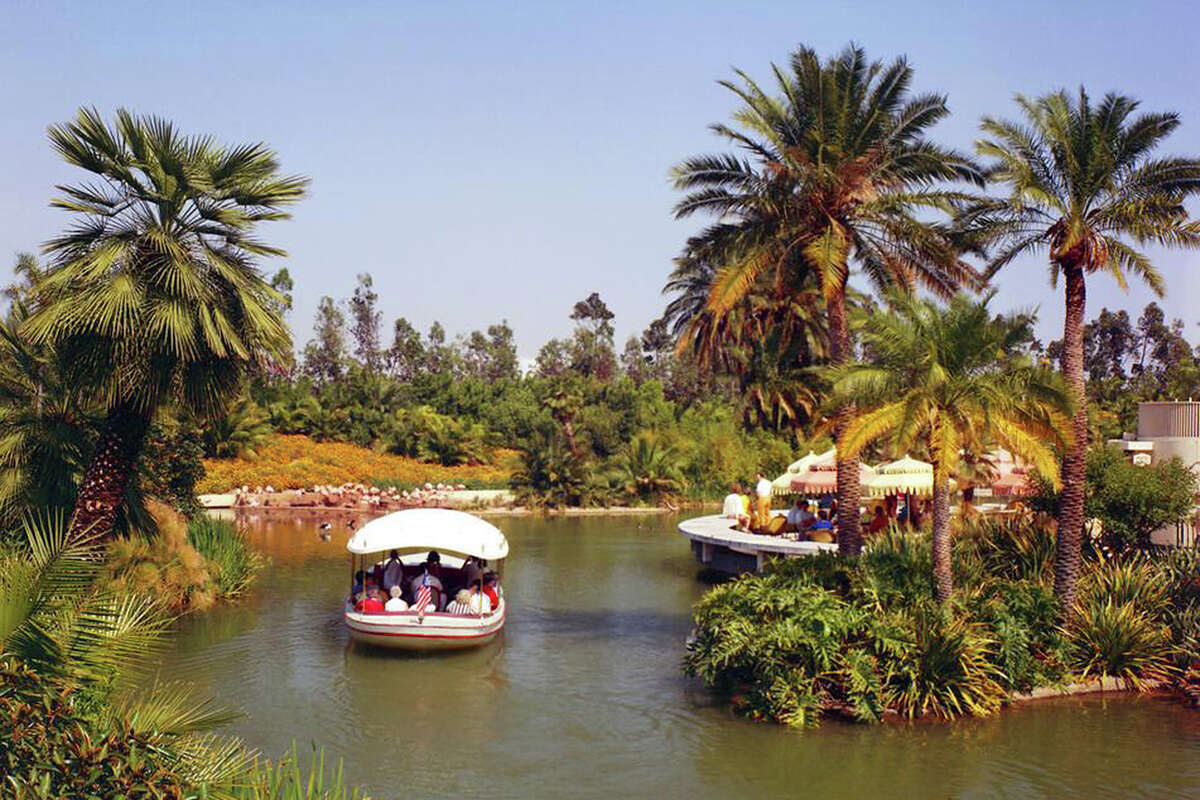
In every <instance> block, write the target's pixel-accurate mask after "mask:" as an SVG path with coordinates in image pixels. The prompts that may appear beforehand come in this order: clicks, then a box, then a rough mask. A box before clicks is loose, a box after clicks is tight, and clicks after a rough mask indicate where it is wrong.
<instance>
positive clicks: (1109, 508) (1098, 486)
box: [1031, 447, 1197, 552]
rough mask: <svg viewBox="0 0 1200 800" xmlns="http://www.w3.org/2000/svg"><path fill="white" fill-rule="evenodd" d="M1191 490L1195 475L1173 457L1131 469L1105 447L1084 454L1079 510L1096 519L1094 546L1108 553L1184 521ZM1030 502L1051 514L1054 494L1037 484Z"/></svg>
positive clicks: (1192, 496)
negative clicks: (1084, 481)
mask: <svg viewBox="0 0 1200 800" xmlns="http://www.w3.org/2000/svg"><path fill="white" fill-rule="evenodd" d="M1196 492H1197V482H1196V476H1195V474H1194V473H1193V472H1192V471H1191V470H1190V469H1188V468H1187V467H1186V466H1184V464H1183V462H1181V461H1179V459H1171V460H1170V461H1161V462H1159V463H1157V464H1154V465H1153V466H1149V467H1137V466H1134V465H1133V464H1131V463H1129V462H1128V461H1126V460H1125V458H1124V457H1123V456H1122V455H1121V454H1120V453H1118V452H1116V451H1115V450H1112V449H1111V448H1108V447H1097V448H1094V449H1093V450H1091V451H1089V452H1088V460H1087V495H1086V500H1085V506H1084V511H1085V513H1086V514H1087V516H1088V517H1090V518H1095V519H1098V520H1099V521H1100V525H1101V539H1100V544H1101V545H1102V546H1103V547H1104V548H1107V549H1109V550H1112V551H1114V552H1121V551H1124V550H1126V549H1129V548H1131V547H1146V546H1147V545H1148V544H1149V541H1150V534H1151V533H1153V532H1154V531H1156V530H1158V529H1159V528H1162V527H1164V526H1166V525H1172V524H1175V523H1177V522H1183V521H1185V520H1186V519H1188V518H1189V516H1190V515H1191V514H1192V510H1193V507H1194V504H1195V496H1196ZM1031 502H1032V503H1033V505H1034V506H1035V507H1037V508H1039V509H1041V510H1043V511H1050V512H1053V511H1054V510H1055V508H1056V507H1057V502H1058V496H1057V494H1055V493H1054V492H1053V490H1051V489H1050V488H1049V487H1048V486H1047V485H1046V484H1045V483H1044V482H1043V483H1042V484H1041V485H1040V488H1039V491H1038V494H1037V496H1036V497H1034V498H1032V500H1031Z"/></svg>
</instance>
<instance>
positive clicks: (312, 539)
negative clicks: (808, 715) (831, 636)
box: [163, 516, 1200, 800]
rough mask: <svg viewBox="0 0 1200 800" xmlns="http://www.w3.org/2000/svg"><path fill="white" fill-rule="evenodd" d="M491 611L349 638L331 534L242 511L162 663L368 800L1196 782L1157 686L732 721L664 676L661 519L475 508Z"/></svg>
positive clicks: (1119, 790)
mask: <svg viewBox="0 0 1200 800" xmlns="http://www.w3.org/2000/svg"><path fill="white" fill-rule="evenodd" d="M493 521H494V522H496V524H497V525H499V526H500V527H501V528H502V529H503V530H504V531H505V533H506V535H507V536H508V539H509V543H510V545H511V548H512V553H511V557H510V558H509V561H508V564H507V565H506V568H505V573H504V589H505V598H506V600H507V602H508V607H509V611H508V622H507V627H506V628H505V631H504V633H503V634H502V637H501V639H500V640H499V641H498V642H496V643H494V644H492V645H490V646H488V647H485V648H482V649H480V650H476V651H465V652H461V653H454V654H443V655H431V656H413V655H406V654H397V653H391V652H379V651H373V650H370V649H367V648H364V647H362V646H355V645H352V644H351V643H350V642H349V640H348V637H347V635H346V632H345V630H344V628H343V625H342V620H341V608H342V606H341V603H342V598H343V597H344V594H345V592H346V591H347V588H348V580H349V561H348V558H347V556H346V553H345V549H344V547H345V542H346V539H347V533H348V532H347V531H345V530H337V529H335V531H334V537H333V541H332V542H324V541H321V540H320V538H319V537H318V536H317V528H316V522H314V521H313V520H275V521H263V520H256V521H252V522H251V528H250V535H251V540H252V542H253V543H254V545H255V546H256V547H258V548H260V549H261V550H262V551H263V552H265V553H266V554H267V555H268V556H270V558H271V559H272V563H271V566H269V567H268V568H267V569H266V570H264V571H263V573H262V574H261V575H260V578H259V580H258V582H257V584H256V585H255V588H254V589H253V591H252V592H251V593H250V595H249V596H247V597H246V598H245V599H244V600H242V601H241V602H240V603H239V604H237V605H235V606H227V607H222V608H218V609H214V610H212V611H209V612H206V613H204V614H199V615H195V616H192V617H190V618H188V619H186V620H185V621H184V622H183V623H182V626H181V631H180V633H179V635H178V637H177V640H176V642H175V646H174V647H173V648H172V650H171V652H170V653H168V654H167V656H166V658H165V663H164V671H163V674H164V675H165V676H168V677H171V678H180V679H186V680H190V681H193V682H195V683H197V684H198V685H199V687H200V688H201V690H203V691H207V692H209V693H210V694H212V695H213V696H215V697H216V698H217V699H218V700H219V701H220V702H221V703H223V704H225V705H227V706H231V707H235V708H239V709H242V710H244V711H245V712H246V716H245V717H244V718H242V719H240V720H239V721H238V722H236V723H234V724H233V725H231V726H230V727H229V732H231V733H236V734H238V735H240V736H242V737H243V738H245V740H246V741H247V742H248V743H249V744H250V745H252V746H254V747H257V748H259V749H260V750H262V751H263V752H264V754H266V755H268V756H271V757H275V756H277V755H279V754H280V753H282V752H283V751H284V750H285V749H286V748H287V747H288V746H289V745H290V743H291V742H292V741H296V742H298V743H299V744H300V746H301V748H302V749H303V748H305V747H308V746H309V745H310V744H316V745H322V746H324V747H325V748H326V749H327V751H328V753H329V754H332V755H337V756H341V757H342V758H344V760H345V769H346V774H347V776H348V777H349V778H350V779H351V781H352V782H354V783H357V784H360V785H362V786H363V787H364V788H365V789H366V790H367V791H368V792H369V793H370V794H371V795H372V797H374V798H377V799H387V798H400V797H403V798H424V797H488V798H509V797H522V798H540V797H555V798H562V797H607V798H624V797H633V796H638V797H647V798H654V800H664V799H665V798H710V797H711V798H720V797H747V798H749V797H755V798H762V797H796V796H799V795H808V796H819V797H824V798H842V797H846V798H851V797H854V798H861V797H876V798H883V797H893V796H894V797H1014V798H1015V797H1022V798H1025V797H1039V796H1040V797H1072V796H1086V797H1089V798H1099V797H1134V796H1137V797H1192V798H1194V797H1197V796H1200V713H1196V712H1193V711H1189V710H1187V709H1185V708H1183V707H1182V706H1181V705H1178V704H1174V703H1171V702H1169V701H1164V700H1159V699H1152V698H1137V697H1124V696H1121V697H1108V698H1101V697H1087V698H1076V699H1063V700H1051V701H1041V702H1036V703H1026V704H1022V705H1020V706H1018V707H1014V708H1011V709H1007V710H1004V711H1002V712H1001V713H1000V714H999V715H998V716H996V717H993V718H991V719H986V720H963V721H959V722H955V723H918V724H912V725H887V726H876V727H867V726H860V725H850V724H844V723H826V724H825V725H823V726H822V727H821V728H819V729H817V730H807V731H797V730H789V729H786V728H782V727H778V726H774V725H765V724H760V723H753V722H749V721H747V720H745V719H742V718H740V717H738V716H737V715H735V714H732V713H731V712H730V711H728V709H727V707H726V704H725V703H724V701H722V700H721V699H719V698H715V697H713V696H712V695H711V694H710V693H709V692H707V691H706V690H705V689H704V688H703V687H701V686H699V685H698V684H697V683H696V682H694V681H692V680H689V679H687V678H685V677H684V676H683V675H682V673H681V672H680V668H679V667H680V660H681V654H682V652H683V643H684V639H685V637H686V636H687V633H688V630H689V628H690V619H689V608H690V606H691V604H692V603H693V602H695V601H696V600H697V599H698V598H699V597H700V595H701V594H702V593H703V592H704V591H705V588H706V587H705V586H704V584H702V583H701V582H700V581H698V580H697V579H696V574H697V565H696V563H695V562H694V561H693V560H692V557H691V555H690V553H689V551H688V546H687V542H686V540H684V539H683V537H681V536H679V535H678V534H676V533H675V530H674V527H675V522H676V520H675V519H673V518H669V517H662V516H644V517H636V516H635V517H630V516H621V517H573V518H556V519H539V518H525V517H522V518H505V517H498V518H495V519H494V520H493Z"/></svg>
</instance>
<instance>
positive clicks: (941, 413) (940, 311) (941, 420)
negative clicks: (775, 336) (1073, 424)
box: [831, 294, 1071, 601]
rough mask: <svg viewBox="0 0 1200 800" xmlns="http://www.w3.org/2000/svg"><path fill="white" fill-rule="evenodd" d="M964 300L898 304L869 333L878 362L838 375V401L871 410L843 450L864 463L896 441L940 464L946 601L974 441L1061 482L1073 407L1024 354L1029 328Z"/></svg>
mask: <svg viewBox="0 0 1200 800" xmlns="http://www.w3.org/2000/svg"><path fill="white" fill-rule="evenodd" d="M990 299H991V295H990V294H989V295H988V296H987V297H986V298H984V299H983V300H982V301H975V300H972V299H970V298H968V297H966V296H965V295H961V294H960V295H957V296H956V297H954V298H952V299H951V300H950V303H949V305H948V306H946V307H941V306H939V305H937V304H936V303H934V302H932V301H930V300H918V299H915V298H911V297H905V296H900V295H896V296H894V297H893V298H892V307H893V309H894V310H893V311H892V312H891V313H877V314H874V315H872V317H871V319H870V321H869V322H868V324H867V325H865V326H864V327H863V330H862V336H863V339H864V342H863V343H864V349H865V350H866V351H867V352H869V353H870V354H871V359H870V361H867V362H860V363H855V364H848V365H844V366H842V367H840V368H833V369H831V378H832V380H833V388H834V397H835V398H837V399H840V400H842V401H845V402H854V403H855V404H856V406H857V407H858V408H860V409H863V412H862V414H861V416H859V417H857V418H856V419H855V420H854V421H853V422H852V423H851V424H850V425H849V426H847V428H846V430H845V433H844V434H843V437H842V439H841V440H840V441H839V442H838V447H839V448H841V449H844V450H845V451H846V453H847V454H849V455H855V454H857V453H858V452H859V451H861V450H862V449H863V448H864V447H865V446H866V445H868V444H869V443H871V442H873V441H877V440H881V439H888V440H890V442H891V443H892V444H893V446H894V447H895V448H896V449H897V450H901V451H903V450H908V449H913V448H914V446H918V447H923V448H924V449H925V450H926V451H927V452H928V454H929V458H930V461H931V463H932V465H933V572H934V579H935V582H936V584H937V595H938V599H939V600H943V601H944V600H946V599H947V598H949V597H950V595H951V593H952V592H953V588H954V582H953V575H952V573H951V567H950V477H951V475H952V474H953V473H954V472H955V471H956V469H957V468H958V465H959V462H960V460H961V457H962V456H961V452H962V446H963V443H964V442H968V441H970V440H975V441H991V442H993V443H995V444H998V445H1000V446H1002V447H1006V448H1008V449H1009V450H1010V451H1011V452H1013V453H1014V454H1016V455H1019V456H1021V457H1022V458H1024V459H1026V460H1028V461H1029V463H1030V464H1031V465H1032V466H1033V467H1035V468H1036V469H1037V470H1038V471H1039V472H1041V473H1042V474H1043V475H1045V476H1047V477H1048V478H1050V479H1051V480H1054V481H1056V480H1057V477H1058V461H1057V456H1056V453H1055V447H1056V446H1057V445H1061V444H1062V443H1064V442H1066V441H1068V440H1069V437H1070V431H1069V428H1070V423H1069V419H1070V413H1071V402H1070V398H1069V396H1068V394H1067V390H1066V387H1065V386H1064V385H1063V383H1062V381H1061V379H1060V378H1059V377H1058V375H1057V374H1055V373H1053V372H1051V371H1050V370H1048V369H1045V368H1042V367H1036V366H1033V365H1032V364H1031V363H1030V362H1029V361H1028V360H1027V359H1026V358H1025V357H1024V356H1023V355H1020V354H1018V352H1017V348H1018V345H1019V344H1020V343H1021V342H1023V341H1024V340H1025V339H1026V337H1027V331H1026V327H1025V326H1026V321H1025V319H1023V318H1020V319H1013V318H1005V317H1000V318H997V319H995V320H993V319H991V318H990V317H989V312H988V308H987V305H988V302H989V300H990Z"/></svg>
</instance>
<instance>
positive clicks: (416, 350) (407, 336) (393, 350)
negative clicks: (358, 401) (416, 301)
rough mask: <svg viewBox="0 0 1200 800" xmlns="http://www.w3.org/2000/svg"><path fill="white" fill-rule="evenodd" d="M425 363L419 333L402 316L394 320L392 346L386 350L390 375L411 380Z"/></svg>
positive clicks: (402, 379) (423, 349) (423, 346)
mask: <svg viewBox="0 0 1200 800" xmlns="http://www.w3.org/2000/svg"><path fill="white" fill-rule="evenodd" d="M424 363H425V345H424V344H422V342H421V334H419V333H417V329H416V328H414V327H413V326H412V323H411V322H409V321H408V320H407V319H405V318H404V317H400V318H399V319H397V320H396V322H395V325H394V327H393V330H392V346H391V347H389V348H388V351H387V368H388V371H389V372H390V373H391V375H392V377H394V378H396V379H397V380H401V381H411V380H412V379H413V378H415V377H416V376H417V373H418V372H420V370H421V367H422V366H423V365H424Z"/></svg>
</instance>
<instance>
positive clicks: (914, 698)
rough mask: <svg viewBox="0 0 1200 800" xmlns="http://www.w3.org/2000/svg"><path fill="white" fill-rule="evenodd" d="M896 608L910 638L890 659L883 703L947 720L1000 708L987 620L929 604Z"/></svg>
mask: <svg viewBox="0 0 1200 800" xmlns="http://www.w3.org/2000/svg"><path fill="white" fill-rule="evenodd" d="M892 613H893V614H894V615H895V616H894V619H895V621H896V623H898V624H897V628H898V632H899V631H903V636H904V637H905V638H906V639H907V641H906V642H905V645H906V647H905V649H904V651H903V652H902V653H901V654H900V655H899V656H898V657H895V658H892V659H889V660H888V662H887V666H888V670H887V680H886V683H885V684H884V692H883V698H882V700H883V705H885V706H886V707H889V708H894V709H896V710H897V711H898V712H899V713H900V714H901V715H903V716H906V717H909V718H912V717H918V716H926V715H930V716H935V717H941V718H945V719H949V718H953V717H958V716H963V715H972V716H977V717H984V716H987V715H989V714H991V713H993V712H995V711H996V710H997V709H999V708H1000V704H1001V702H1002V701H1003V699H1004V689H1003V687H1002V685H1001V682H1000V679H1001V677H1002V673H1001V672H1000V669H999V667H998V666H997V665H996V664H995V663H994V661H995V645H996V640H995V639H994V638H993V637H992V636H991V634H990V632H989V631H988V630H987V628H986V627H985V626H984V625H982V624H980V623H977V622H973V621H971V620H970V619H969V618H967V617H965V616H961V615H959V614H957V613H954V612H950V611H948V610H945V609H941V608H934V607H931V606H929V605H928V604H921V605H917V606H914V607H911V608H910V609H906V610H904V611H899V610H893V612H892Z"/></svg>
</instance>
